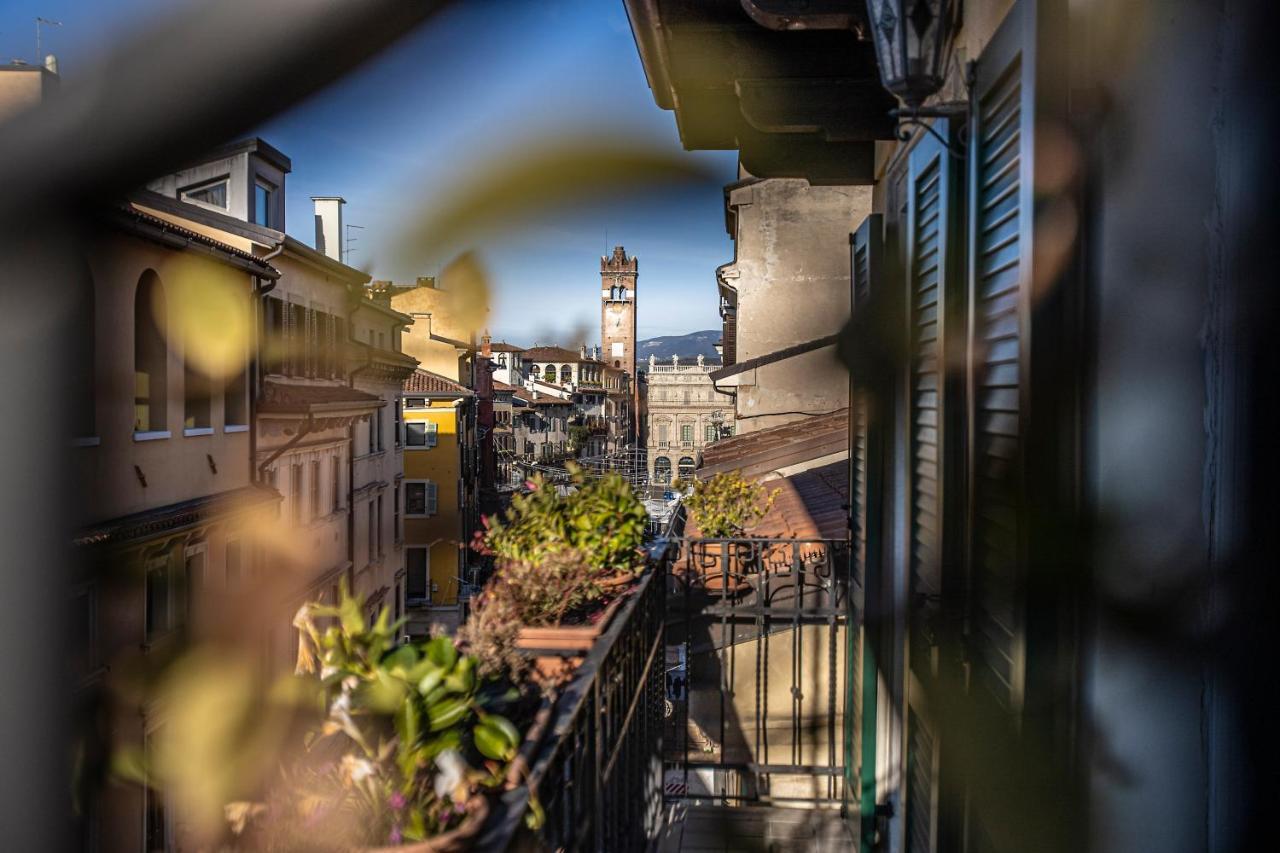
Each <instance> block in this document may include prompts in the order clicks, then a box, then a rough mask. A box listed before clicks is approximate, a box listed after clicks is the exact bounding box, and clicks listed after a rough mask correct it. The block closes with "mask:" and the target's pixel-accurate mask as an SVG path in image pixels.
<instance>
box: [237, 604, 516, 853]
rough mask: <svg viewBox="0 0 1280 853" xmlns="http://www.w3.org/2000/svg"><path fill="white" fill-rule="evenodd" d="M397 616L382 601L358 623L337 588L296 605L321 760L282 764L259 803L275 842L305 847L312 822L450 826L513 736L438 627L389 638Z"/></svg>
mask: <svg viewBox="0 0 1280 853" xmlns="http://www.w3.org/2000/svg"><path fill="white" fill-rule="evenodd" d="M401 624H402V623H396V624H394V625H392V624H388V615H387V611H386V609H385V608H384V609H383V610H382V612H381V613H380V614H379V616H378V618H377V620H376V621H375V622H374V623H373V624H372V625H367V624H365V619H364V617H363V612H362V608H361V604H360V602H359V601H357V600H356V599H353V598H351V597H350V596H348V595H347V594H346V590H345V589H344V590H343V594H342V598H341V601H340V602H339V604H338V605H337V606H325V605H319V604H308V605H305V606H304V607H303V608H302V609H301V610H299V612H298V615H297V618H296V619H295V620H294V625H295V627H297V628H298V631H299V634H300V644H299V654H298V672H299V674H303V675H308V674H309V675H314V676H315V677H317V678H318V679H319V682H320V685H321V688H322V696H323V721H322V722H321V724H320V725H319V726H318V727H317V729H316V730H315V731H313V732H312V733H311V734H310V735H309V737H308V740H307V751H308V758H312V759H315V758H317V757H321V756H322V757H323V759H324V760H323V761H317V760H302V761H299V762H298V763H297V765H296V766H293V767H291V768H289V769H288V770H287V771H286V780H287V784H286V785H285V786H284V787H283V790H282V792H281V793H280V795H279V796H278V797H277V798H276V799H278V800H279V801H280V802H276V803H272V804H271V808H270V809H269V811H270V812H271V813H272V815H273V818H272V821H271V827H270V828H269V829H268V832H269V834H271V835H272V836H273V837H272V838H271V842H272V844H273V845H274V846H276V847H280V848H282V849H294V848H295V847H296V848H305V847H306V846H307V845H308V844H309V843H312V841H313V839H312V836H313V835H314V834H315V833H316V832H317V831H319V832H325V833H339V834H340V835H343V836H345V837H347V838H348V839H349V840H350V841H351V842H352V843H353V844H356V845H372V844H386V843H393V844H394V843H399V842H401V841H414V840H421V839H424V838H429V837H431V836H434V835H438V834H440V833H442V832H445V831H448V830H449V829H452V828H454V827H455V826H457V825H458V824H459V823H460V822H461V821H462V820H463V819H464V817H465V815H466V803H467V802H468V800H469V799H470V798H472V797H474V796H475V795H476V794H478V793H482V792H484V791H487V790H493V789H496V788H497V787H499V786H500V785H501V784H502V783H503V781H504V778H505V773H506V769H507V765H508V764H509V762H510V761H511V760H512V759H513V758H515V755H516V751H517V749H518V748H519V745H520V742H521V736H520V732H519V731H518V730H517V729H516V727H515V725H514V724H512V723H511V722H510V721H509V720H507V719H506V718H504V717H502V716H499V715H498V714H497V713H495V711H494V707H495V706H496V704H498V701H499V699H500V698H501V694H500V693H498V692H496V691H495V690H493V689H491V687H490V689H486V685H485V684H483V683H482V681H481V679H480V678H478V677H477V672H476V670H477V661H476V659H475V658H474V657H472V656H469V655H462V654H460V653H459V652H458V649H457V647H456V646H455V645H454V641H453V640H452V639H451V638H449V637H436V638H434V639H432V640H430V641H429V642H425V643H418V644H406V645H402V646H394V645H393V643H394V638H395V636H396V633H397V631H398V629H399V628H400V625H401ZM237 813H238V814H242V813H243V810H237ZM318 815H319V817H318ZM325 815H334V816H339V815H340V816H342V819H341V820H339V819H337V817H335V818H334V820H332V821H326V820H325V819H324V816H325ZM282 833H283V834H284V835H285V836H287V837H286V838H281V837H278V836H280V835H281V834H282ZM323 841H324V842H325V843H326V845H327V844H329V843H334V842H336V841H337V838H335V837H333V836H329V837H326V838H323Z"/></svg>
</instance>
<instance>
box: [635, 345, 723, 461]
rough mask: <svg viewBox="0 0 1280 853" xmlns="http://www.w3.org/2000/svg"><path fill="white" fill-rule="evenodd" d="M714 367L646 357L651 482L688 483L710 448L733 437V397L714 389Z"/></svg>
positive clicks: (714, 365) (676, 357) (677, 358)
mask: <svg viewBox="0 0 1280 853" xmlns="http://www.w3.org/2000/svg"><path fill="white" fill-rule="evenodd" d="M719 366H720V365H718V364H706V363H705V361H704V359H703V357H702V356H698V358H697V361H695V362H690V363H688V364H681V363H680V357H679V356H672V358H671V363H670V364H659V363H658V361H657V359H656V358H653V357H650V359H649V369H648V370H647V371H646V373H645V376H646V377H647V379H648V383H647V391H646V396H645V399H646V401H647V403H648V412H649V414H648V427H649V428H648V436H647V438H648V441H647V444H646V449H647V450H648V466H649V482H651V483H653V484H654V485H666V484H668V483H671V482H673V481H674V480H675V479H677V478H678V479H681V480H688V479H690V478H691V477H692V476H693V472H694V470H695V469H696V468H697V467H698V465H699V464H700V463H701V461H702V451H703V449H704V448H706V447H707V446H708V445H710V444H712V443H714V442H716V441H718V440H720V439H721V438H724V437H725V436H726V434H728V435H732V434H733V398H732V397H730V396H729V395H728V394H724V393H721V392H720V391H718V390H716V387H715V385H714V383H712V381H711V371H713V370H716V369H717V368H719Z"/></svg>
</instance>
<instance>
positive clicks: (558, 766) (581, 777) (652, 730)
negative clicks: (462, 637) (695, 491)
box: [478, 542, 674, 851]
mask: <svg viewBox="0 0 1280 853" xmlns="http://www.w3.org/2000/svg"><path fill="white" fill-rule="evenodd" d="M669 550H674V549H668V547H667V543H665V542H660V543H658V544H656V545H654V546H653V547H652V549H651V557H650V567H649V569H648V571H647V572H646V574H645V575H644V577H643V578H642V579H641V581H640V583H639V585H638V587H637V588H636V590H635V591H634V592H633V593H632V594H631V596H630V597H629V598H628V600H627V601H626V603H625V604H624V605H623V607H622V609H621V610H620V611H619V612H618V614H617V615H616V616H615V617H614V618H613V622H612V623H611V624H610V626H609V628H608V629H607V630H606V631H605V632H604V634H603V635H602V636H601V637H600V639H599V640H597V641H596V643H595V645H594V646H593V647H592V649H591V651H590V652H589V653H587V655H586V657H585V659H584V660H583V661H582V664H581V665H580V666H579V667H578V669H577V671H576V672H575V674H574V677H573V680H572V681H570V682H569V683H568V684H567V685H566V686H565V688H564V689H563V690H562V691H561V692H560V694H559V695H558V697H557V698H556V701H555V704H554V705H553V706H552V707H551V709H550V719H549V720H548V723H547V726H548V727H547V731H546V735H545V736H544V737H543V739H542V741H541V744H540V745H539V747H538V749H537V751H536V752H535V753H534V755H533V756H532V757H531V759H530V762H529V773H528V777H527V780H528V781H527V784H526V785H525V786H523V787H521V788H518V789H516V790H513V791H510V792H508V793H507V794H506V795H505V796H504V797H503V798H502V802H501V806H500V807H499V808H498V809H497V810H496V811H495V814H494V818H493V820H491V822H490V824H489V826H488V827H487V830H486V833H485V836H484V838H482V839H481V842H480V844H479V845H478V849H484V850H491V849H492V850H507V849H514V850H526V849H528V850H565V851H573V850H609V851H615V850H616V851H629V850H644V849H646V848H647V847H648V846H649V844H650V843H651V842H652V841H653V840H654V839H655V838H656V837H657V834H658V831H659V829H660V828H661V823H662V815H663V799H662V754H663V752H662V734H663V660H664V650H665V643H664V637H665V633H664V628H665V622H664V606H665V598H666V596H665V593H666V587H667V572H668V566H669V562H670V560H669V558H668V556H667V553H668V551H669ZM530 797H533V798H536V802H537V807H538V808H539V809H540V810H541V812H542V814H543V816H544V817H543V822H542V825H541V826H540V827H539V828H537V829H530V828H528V827H526V826H524V824H523V816H524V815H525V814H526V812H527V811H528V807H529V800H530Z"/></svg>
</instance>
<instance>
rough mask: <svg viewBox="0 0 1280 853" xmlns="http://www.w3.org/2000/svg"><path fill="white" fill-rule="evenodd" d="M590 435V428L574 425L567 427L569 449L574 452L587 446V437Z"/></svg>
mask: <svg viewBox="0 0 1280 853" xmlns="http://www.w3.org/2000/svg"><path fill="white" fill-rule="evenodd" d="M590 437H591V430H589V429H587V428H586V427H585V426H581V425H575V426H571V427H569V449H570V450H572V451H574V452H575V453H576V452H577V451H579V450H581V449H582V448H584V447H586V446H587V439H588V438H590Z"/></svg>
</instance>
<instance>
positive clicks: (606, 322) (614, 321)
mask: <svg viewBox="0 0 1280 853" xmlns="http://www.w3.org/2000/svg"><path fill="white" fill-rule="evenodd" d="M636 274H637V265H636V259H635V258H634V257H627V250H626V249H624V248H622V247H621V246H614V247H613V254H612V255H611V256H610V257H607V258H601V259H600V348H601V353H600V358H601V359H602V360H603V361H604V363H605V364H607V365H609V366H611V367H617V368H621V369H623V370H625V371H626V372H627V376H628V377H630V382H631V437H632V439H633V440H634V439H635V438H636V430H637V427H638V423H639V411H640V406H639V403H640V383H639V382H638V381H637V378H638V377H637V376H636Z"/></svg>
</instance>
